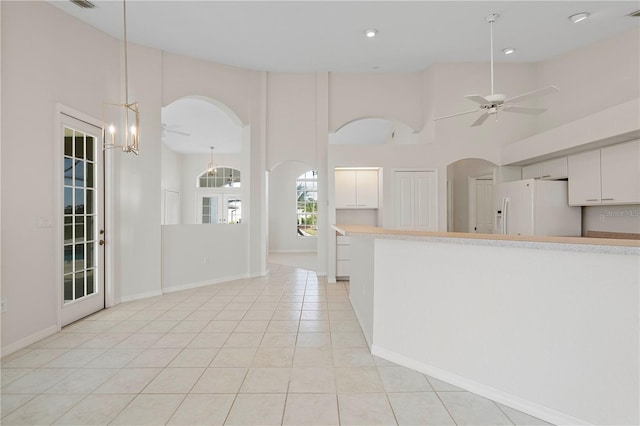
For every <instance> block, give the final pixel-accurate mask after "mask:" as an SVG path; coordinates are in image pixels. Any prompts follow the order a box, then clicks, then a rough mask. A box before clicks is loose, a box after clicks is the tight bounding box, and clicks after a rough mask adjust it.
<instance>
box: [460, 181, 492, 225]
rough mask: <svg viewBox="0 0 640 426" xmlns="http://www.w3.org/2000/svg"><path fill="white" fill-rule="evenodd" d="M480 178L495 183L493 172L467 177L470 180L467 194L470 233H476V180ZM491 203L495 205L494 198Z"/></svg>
mask: <svg viewBox="0 0 640 426" xmlns="http://www.w3.org/2000/svg"><path fill="white" fill-rule="evenodd" d="M479 180H490V181H491V182H492V183H495V179H494V176H493V172H486V173H484V174H480V175H478V176H469V177H468V178H467V182H468V188H469V189H468V194H467V214H468V229H467V231H468V232H470V233H476V230H475V228H476V226H477V223H476V198H477V193H476V182H477V181H479ZM489 201H490V202H491V205H493V200H489Z"/></svg>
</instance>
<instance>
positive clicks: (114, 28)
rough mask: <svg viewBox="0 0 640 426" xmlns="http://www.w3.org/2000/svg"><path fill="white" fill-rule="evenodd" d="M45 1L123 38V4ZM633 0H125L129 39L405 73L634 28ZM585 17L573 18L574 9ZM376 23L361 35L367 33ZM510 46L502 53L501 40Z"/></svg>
mask: <svg viewBox="0 0 640 426" xmlns="http://www.w3.org/2000/svg"><path fill="white" fill-rule="evenodd" d="M50 3H52V4H54V5H55V6H57V7H59V8H60V9H62V10H64V11H65V12H67V13H69V14H71V15H74V16H76V17H78V18H80V19H82V20H84V21H86V22H87V23H89V24H90V25H92V26H94V27H96V28H99V29H100V30H102V31H105V32H107V33H109V34H111V35H112V36H114V37H117V38H121V37H122V2H121V1H113V0H110V1H104V0H101V1H98V0H96V1H93V3H95V4H96V6H97V7H96V8H94V9H81V8H80V7H78V6H75V5H74V4H72V3H71V2H69V1H66V0H56V1H50ZM638 9H640V2H638V1H637V0H634V1H493V2H488V1H278V2H276V1H140V0H129V1H127V18H128V25H127V27H128V39H129V41H130V42H134V43H139V44H142V45H146V46H150V47H154V48H158V49H162V50H164V51H167V52H172V53H177V54H181V55H187V56H192V57H196V58H201V59H206V60H210V61H214V62H218V63H223V64H228V65H234V66H238V67H242V68H248V69H256V70H266V71H276V72H312V71H334V72H411V71H418V70H422V69H425V68H426V67H428V66H429V65H430V64H432V63H434V62H448V61H453V62H466V61H471V62H477V61H488V59H489V25H488V24H487V23H486V22H485V20H484V17H485V16H487V15H489V14H490V13H494V12H495V13H498V14H500V15H501V17H500V18H499V20H498V21H497V22H496V24H495V42H496V51H497V53H496V60H498V61H512V62H536V61H541V60H545V59H548V58H550V57H553V56H556V55H560V54H562V53H565V52H567V51H569V50H572V49H576V48H579V47H582V46H586V45H589V44H592V43H594V42H596V41H599V40H602V39H605V38H607V37H610V36H613V35H615V34H618V33H622V32H625V31H628V30H630V29H632V28H637V27H638V26H639V25H640V19H638V18H632V17H629V16H627V15H628V14H629V13H631V12H634V11H636V10H638ZM585 11H586V12H589V13H591V17H590V18H589V19H587V20H585V21H583V22H580V23H578V24H573V23H572V22H571V21H569V20H568V19H567V18H568V16H569V15H572V14H574V13H577V12H585ZM368 28H375V29H377V30H378V35H377V36H376V37H375V38H372V39H367V38H366V37H365V36H364V34H363V31H364V30H365V29H368ZM506 47H514V48H516V49H517V50H516V52H515V53H514V54H512V55H510V56H504V55H503V54H502V52H501V50H502V49H503V48H506Z"/></svg>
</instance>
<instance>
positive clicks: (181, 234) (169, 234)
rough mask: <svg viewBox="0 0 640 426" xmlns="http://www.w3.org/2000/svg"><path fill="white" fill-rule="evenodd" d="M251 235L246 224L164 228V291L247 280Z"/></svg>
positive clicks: (172, 226)
mask: <svg viewBox="0 0 640 426" xmlns="http://www.w3.org/2000/svg"><path fill="white" fill-rule="evenodd" d="M247 232H248V226H247V225H246V224H240V225H167V226H163V227H162V243H163V244H162V290H163V291H165V292H167V291H177V290H183V289H186V288H192V287H199V286H202V285H207V284H213V283H216V282H222V281H228V280H233V279H238V278H245V277H247V276H248V273H249V253H248V251H249V250H248V246H247V244H245V242H246V241H247V238H248V237H247Z"/></svg>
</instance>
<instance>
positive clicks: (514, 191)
mask: <svg viewBox="0 0 640 426" xmlns="http://www.w3.org/2000/svg"><path fill="white" fill-rule="evenodd" d="M493 200H494V215H495V216H494V217H495V224H494V225H495V226H494V233H496V234H509V235H555V236H576V237H579V236H580V235H581V233H582V209H581V208H580V207H570V206H569V200H568V194H567V182H566V181H551V180H539V179H526V180H518V181H514V182H507V183H501V184H496V185H495V187H494V189H493Z"/></svg>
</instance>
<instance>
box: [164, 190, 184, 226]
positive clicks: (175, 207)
mask: <svg viewBox="0 0 640 426" xmlns="http://www.w3.org/2000/svg"><path fill="white" fill-rule="evenodd" d="M162 195H163V202H164V208H163V210H162V224H163V225H178V224H179V223H180V193H179V192H178V191H173V190H170V189H165V190H164V191H163V193H162Z"/></svg>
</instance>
